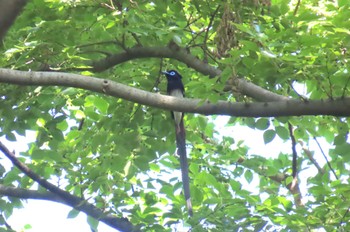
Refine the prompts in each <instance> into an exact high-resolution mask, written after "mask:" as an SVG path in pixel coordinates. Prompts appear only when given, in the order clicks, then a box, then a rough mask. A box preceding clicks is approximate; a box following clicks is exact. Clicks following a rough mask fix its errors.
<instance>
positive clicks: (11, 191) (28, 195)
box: [0, 184, 66, 204]
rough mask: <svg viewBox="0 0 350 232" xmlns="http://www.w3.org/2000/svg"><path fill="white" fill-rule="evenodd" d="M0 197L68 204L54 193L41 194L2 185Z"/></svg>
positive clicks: (35, 191)
mask: <svg viewBox="0 0 350 232" xmlns="http://www.w3.org/2000/svg"><path fill="white" fill-rule="evenodd" d="M0 195H4V196H8V197H16V198H20V199H35V200H46V201H54V202H58V203H63V204H66V202H65V201H64V200H63V199H62V198H60V197H59V196H57V195H56V194H54V193H52V192H48V191H46V192H41V191H37V190H28V189H24V188H15V187H9V186H5V185H2V184H0Z"/></svg>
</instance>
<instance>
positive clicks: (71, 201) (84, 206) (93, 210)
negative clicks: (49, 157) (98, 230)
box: [0, 142, 137, 231]
mask: <svg viewBox="0 0 350 232" xmlns="http://www.w3.org/2000/svg"><path fill="white" fill-rule="evenodd" d="M0 150H1V151H2V152H3V153H4V154H5V156H6V157H7V158H8V159H9V160H11V162H12V164H13V165H14V166H16V167H17V168H18V169H19V170H21V171H22V172H23V173H24V174H25V175H27V176H28V177H30V178H31V179H33V180H34V181H35V182H37V183H38V184H40V185H41V186H42V187H44V188H45V189H47V190H49V191H50V192H51V193H52V194H54V195H56V196H57V197H59V198H61V199H62V201H64V202H65V203H66V204H67V205H69V206H71V207H73V208H75V209H76V210H80V211H82V212H84V213H86V214H87V215H89V216H91V217H93V218H95V219H96V220H99V221H102V222H104V223H106V224H107V225H109V226H111V227H112V228H115V229H118V230H120V231H137V228H135V227H134V226H133V225H132V224H131V223H130V222H129V221H128V220H127V219H125V218H117V217H115V216H113V215H106V214H105V213H104V212H103V211H102V210H100V209H99V208H97V207H95V206H94V205H92V204H89V203H87V202H86V201H85V200H84V199H82V198H79V197H77V196H74V195H72V194H70V193H69V192H66V191H64V190H62V189H60V188H58V187H57V186H55V185H53V184H51V183H50V182H48V181H47V180H45V179H44V178H42V177H41V176H39V175H38V174H36V173H35V172H33V171H32V170H31V169H30V168H29V167H28V166H27V165H25V164H24V163H22V162H21V161H19V160H18V159H17V158H16V156H15V154H14V153H13V152H11V151H10V150H9V149H8V148H7V147H6V146H5V145H4V144H2V143H1V142H0Z"/></svg>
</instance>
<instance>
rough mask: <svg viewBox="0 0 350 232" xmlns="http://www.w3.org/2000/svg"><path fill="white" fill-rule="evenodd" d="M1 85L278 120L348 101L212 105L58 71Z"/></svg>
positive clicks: (0, 72) (13, 76)
mask: <svg viewBox="0 0 350 232" xmlns="http://www.w3.org/2000/svg"><path fill="white" fill-rule="evenodd" d="M0 82H3V83H9V84H16V85H32V86H67V87H75V88H81V89H86V90H91V91H94V92H98V93H103V94H106V95H110V96H114V97H118V98H122V99H125V100H127V101H132V102H135V103H139V104H142V105H148V106H152V107H157V108H161V109H165V110H173V111H181V112H189V113H199V114H205V115H228V116H236V117H279V116H301V115H333V116H350V98H344V99H338V100H314V101H299V100H286V101H277V102H275V101H272V102H264V103H261V102H258V103H256V102H255V103H232V102H226V101H219V102H216V103H211V102H209V101H207V100H205V99H203V100H202V99H188V98H185V99H182V98H181V99H180V98H175V97H171V96H166V95H161V94H155V93H150V92H147V91H144V90H140V89H136V88H133V87H130V86H126V85H123V84H120V83H117V82H114V81H111V80H108V79H101V78H95V77H89V76H82V75H77V74H69V73H57V72H23V71H15V70H11V69H0Z"/></svg>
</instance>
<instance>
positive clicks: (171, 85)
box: [167, 79, 184, 94]
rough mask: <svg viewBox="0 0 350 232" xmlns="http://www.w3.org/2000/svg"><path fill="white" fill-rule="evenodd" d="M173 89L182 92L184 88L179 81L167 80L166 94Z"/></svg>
mask: <svg viewBox="0 0 350 232" xmlns="http://www.w3.org/2000/svg"><path fill="white" fill-rule="evenodd" d="M174 89H180V90H181V91H182V92H184V86H183V84H182V82H181V80H172V79H170V80H169V79H168V87H167V92H168V94H169V93H170V92H171V91H172V90H174Z"/></svg>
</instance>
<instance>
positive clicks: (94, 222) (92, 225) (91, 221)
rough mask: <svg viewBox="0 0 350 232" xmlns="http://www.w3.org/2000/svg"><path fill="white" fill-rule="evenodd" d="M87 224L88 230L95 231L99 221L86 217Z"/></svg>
mask: <svg viewBox="0 0 350 232" xmlns="http://www.w3.org/2000/svg"><path fill="white" fill-rule="evenodd" d="M87 223H88V224H89V226H90V228H91V229H93V230H95V231H96V230H97V226H98V223H99V221H97V220H96V219H95V218H93V217H90V216H87Z"/></svg>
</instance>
